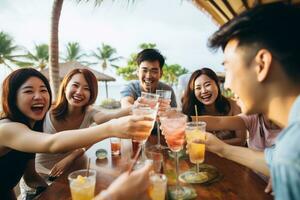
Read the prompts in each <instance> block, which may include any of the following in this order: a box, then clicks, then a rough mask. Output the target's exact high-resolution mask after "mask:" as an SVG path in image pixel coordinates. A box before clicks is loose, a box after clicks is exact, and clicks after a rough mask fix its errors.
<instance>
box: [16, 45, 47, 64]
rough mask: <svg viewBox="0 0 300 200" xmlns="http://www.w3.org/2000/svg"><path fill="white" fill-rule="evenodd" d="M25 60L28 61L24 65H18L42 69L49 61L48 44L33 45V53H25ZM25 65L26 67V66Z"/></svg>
mask: <svg viewBox="0 0 300 200" xmlns="http://www.w3.org/2000/svg"><path fill="white" fill-rule="evenodd" d="M25 58H27V60H29V61H28V62H27V63H26V64H25V65H23V64H22V63H19V64H18V65H19V66H20V67H27V66H30V67H35V68H38V69H44V68H45V67H46V66H47V64H48V59H49V46H48V44H39V45H35V47H34V52H33V53H31V52H30V51H28V52H27V54H26V55H25ZM26 65H27V66H26Z"/></svg>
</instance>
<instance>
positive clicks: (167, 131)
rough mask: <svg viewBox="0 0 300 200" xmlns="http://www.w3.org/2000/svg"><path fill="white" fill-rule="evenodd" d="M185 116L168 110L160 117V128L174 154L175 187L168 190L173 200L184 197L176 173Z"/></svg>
mask: <svg viewBox="0 0 300 200" xmlns="http://www.w3.org/2000/svg"><path fill="white" fill-rule="evenodd" d="M186 120H187V117H186V115H184V114H182V113H181V112H179V111H178V110H176V109H170V110H168V111H166V112H165V113H163V114H162V115H161V117H160V122H161V128H162V130H163V133H164V136H165V139H166V141H167V144H168V147H169V148H170V149H171V151H172V152H174V154H175V156H174V157H175V168H176V186H175V189H174V188H170V190H173V193H174V196H175V199H183V198H184V196H185V195H186V192H185V190H184V189H183V188H182V187H181V186H180V185H179V180H178V173H179V165H178V164H179V158H178V152H179V151H180V150H181V149H182V148H183V145H184V141H185V140H184V133H185V127H186Z"/></svg>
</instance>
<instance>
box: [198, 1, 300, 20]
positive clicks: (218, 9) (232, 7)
mask: <svg viewBox="0 0 300 200" xmlns="http://www.w3.org/2000/svg"><path fill="white" fill-rule="evenodd" d="M276 1H284V2H287V3H291V4H294V5H296V6H300V0H217V1H216V0H193V2H194V3H195V4H196V5H197V6H198V7H199V8H200V9H201V10H202V11H204V12H207V13H208V14H209V15H211V16H212V18H213V19H214V20H215V21H216V22H217V23H218V24H219V25H222V24H224V23H226V22H227V21H228V20H230V19H232V18H233V17H234V16H236V15H238V14H240V13H241V12H242V11H244V10H248V9H250V8H252V7H253V6H255V5H258V4H266V3H271V2H276Z"/></svg>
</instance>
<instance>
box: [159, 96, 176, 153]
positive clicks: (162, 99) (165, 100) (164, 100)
mask: <svg viewBox="0 0 300 200" xmlns="http://www.w3.org/2000/svg"><path fill="white" fill-rule="evenodd" d="M156 94H157V95H159V100H158V101H159V102H160V103H165V104H169V106H170V102H171V95H172V91H171V90H156ZM163 112H164V111H162V110H159V112H158V116H159V115H161V114H162V113H163ZM156 123H157V127H156V128H157V145H156V148H158V149H165V148H166V147H165V146H163V145H161V142H160V129H159V126H160V122H159V119H157V120H156Z"/></svg>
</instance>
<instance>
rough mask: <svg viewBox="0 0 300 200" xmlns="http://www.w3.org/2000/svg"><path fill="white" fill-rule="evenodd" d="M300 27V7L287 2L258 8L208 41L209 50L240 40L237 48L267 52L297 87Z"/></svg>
mask: <svg viewBox="0 0 300 200" xmlns="http://www.w3.org/2000/svg"><path fill="white" fill-rule="evenodd" d="M299 23H300V7H296V6H294V5H291V4H288V3H284V2H276V3H269V4H263V5H258V6H256V7H254V8H253V9H250V10H248V11H245V12H243V13H241V14H240V15H239V16H237V17H235V18H234V19H232V20H231V21H229V22H227V23H226V24H224V25H223V26H221V27H220V29H219V30H218V31H216V32H215V33H214V34H213V35H212V36H211V37H210V38H209V42H208V46H209V47H210V48H212V49H217V48H219V47H222V49H223V50H224V48H225V46H226V45H227V43H228V42H229V40H231V39H237V40H238V47H248V48H250V50H253V51H252V52H253V53H255V54H256V52H257V51H258V50H259V49H262V48H265V49H268V50H269V51H270V52H271V53H272V55H273V57H274V59H276V60H277V61H278V62H279V63H280V64H281V66H282V68H283V70H284V72H285V73H286V74H287V75H288V76H289V78H290V79H291V80H292V81H293V82H295V83H297V82H299V81H300V73H299V72H300V70H299V67H300V37H299V36H300V26H299ZM249 53H251V51H249ZM255 54H254V55H253V56H252V57H251V59H253V57H254V56H255Z"/></svg>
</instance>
